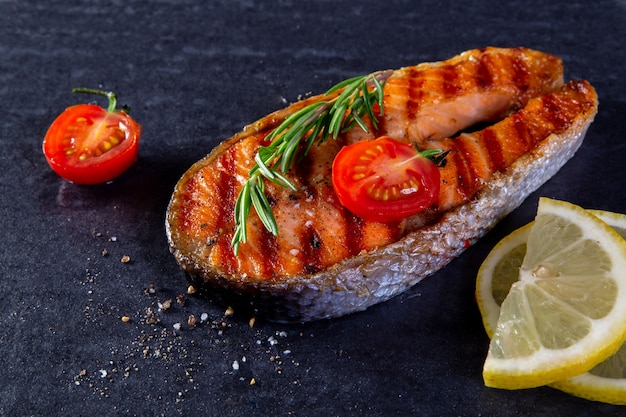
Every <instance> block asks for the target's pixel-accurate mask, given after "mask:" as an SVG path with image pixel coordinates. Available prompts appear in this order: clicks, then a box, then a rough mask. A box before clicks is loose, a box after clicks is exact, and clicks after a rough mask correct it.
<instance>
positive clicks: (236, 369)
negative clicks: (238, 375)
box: [233, 361, 239, 371]
mask: <svg viewBox="0 0 626 417" xmlns="http://www.w3.org/2000/svg"><path fill="white" fill-rule="evenodd" d="M233 370H235V371H238V370H239V362H238V361H233Z"/></svg>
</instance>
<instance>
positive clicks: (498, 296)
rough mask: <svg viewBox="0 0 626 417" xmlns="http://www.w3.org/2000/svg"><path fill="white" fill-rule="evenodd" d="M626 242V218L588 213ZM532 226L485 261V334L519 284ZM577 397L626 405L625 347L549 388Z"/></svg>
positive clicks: (480, 294) (481, 294) (481, 277)
mask: <svg viewBox="0 0 626 417" xmlns="http://www.w3.org/2000/svg"><path fill="white" fill-rule="evenodd" d="M588 211H589V212H590V213H592V214H594V215H595V216H596V217H599V218H600V219H601V220H603V221H604V222H605V223H607V224H608V225H609V226H611V227H612V228H613V229H614V230H615V231H617V232H618V233H619V234H620V236H622V238H624V239H626V215H624V214H619V213H611V212H608V211H602V210H588ZM531 226H532V223H530V224H527V225H526V226H523V227H521V228H520V229H517V230H515V231H514V232H513V233H511V234H510V235H508V236H506V237H505V238H504V239H502V240H501V241H500V242H499V243H498V244H497V245H496V246H495V247H494V248H493V249H492V251H491V253H490V254H489V255H488V257H487V258H486V259H485V262H484V263H483V265H482V267H481V268H480V270H479V273H478V277H477V287H476V299H477V301H478V307H479V309H480V312H481V316H482V318H483V323H484V326H485V331H486V332H487V335H488V336H489V337H490V338H491V337H492V336H493V334H494V332H495V328H496V324H497V321H498V316H499V315H500V305H501V304H502V301H503V300H504V298H505V297H506V295H507V294H508V292H509V289H510V288H511V285H513V283H514V282H515V281H517V280H518V273H519V268H520V267H521V266H522V261H523V259H524V255H525V254H526V242H527V241H528V235H529V234H530V229H531ZM550 386H552V387H553V388H556V389H559V390H561V391H564V392H567V393H569V394H571V395H574V396H576V397H580V398H585V399H588V400H594V401H601V402H605V403H609V404H615V405H626V343H625V344H623V345H622V347H621V348H620V349H619V350H618V351H617V353H615V354H614V355H613V356H610V357H609V358H608V359H606V360H604V361H603V362H602V363H600V364H599V365H597V366H596V367H594V368H593V369H591V370H590V371H589V372H586V373H584V374H582V375H578V376H575V377H573V378H570V379H566V380H564V381H557V382H554V383H552V384H550Z"/></svg>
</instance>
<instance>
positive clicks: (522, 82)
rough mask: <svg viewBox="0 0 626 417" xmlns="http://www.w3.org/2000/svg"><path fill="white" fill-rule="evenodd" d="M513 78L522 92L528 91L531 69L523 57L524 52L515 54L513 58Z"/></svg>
mask: <svg viewBox="0 0 626 417" xmlns="http://www.w3.org/2000/svg"><path fill="white" fill-rule="evenodd" d="M512 67H513V73H514V75H513V80H515V86H516V87H517V88H518V89H519V90H520V92H521V93H522V94H524V93H526V91H528V89H529V87H530V69H529V68H528V65H527V64H526V62H525V61H524V59H523V55H522V54H518V55H516V56H515V59H514V60H513V65H512Z"/></svg>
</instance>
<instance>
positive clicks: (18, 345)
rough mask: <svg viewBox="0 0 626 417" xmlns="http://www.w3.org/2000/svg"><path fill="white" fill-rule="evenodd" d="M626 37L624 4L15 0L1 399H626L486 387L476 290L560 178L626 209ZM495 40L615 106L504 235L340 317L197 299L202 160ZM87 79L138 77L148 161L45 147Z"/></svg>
mask: <svg viewBox="0 0 626 417" xmlns="http://www.w3.org/2000/svg"><path fill="white" fill-rule="evenodd" d="M624 39H626V2H624V0H615V1H608V0H600V1H594V2H586V1H582V0H573V1H571V0H570V1H551V2H546V1H544V0H541V1H538V0H534V1H530V2H521V1H515V2H492V3H490V2H486V1H469V2H457V1H434V0H428V1H422V2H413V1H408V0H407V1H399V0H387V1H385V2H372V1H369V2H357V1H343V0H340V1H307V2H305V1H289V0H282V1H277V2H264V1H263V2H262V1H254V0H248V1H233V0H222V1H211V2H207V1H192V0H182V1H179V0H159V1H135V0H128V1H119V0H118V1H104V0H98V1H89V2H87V1H85V2H83V3H82V4H81V3H80V2H77V1H73V0H71V1H67V0H64V1H59V0H46V1H33V0H0V110H1V111H0V115H1V116H0V143H1V145H2V146H1V151H0V166H1V170H0V223H1V225H2V233H1V237H0V352H1V354H0V415H3V416H4V415H6V416H22V415H24V416H26V415H36V416H43V415H55V416H56V415H60V416H79V415H84V416H105V415H111V416H116V415H119V416H122V415H140V416H153V415H165V416H178V415H182V416H192V415H203V416H213V415H215V416H218V415H219V416H224V415H246V416H248V415H276V416H290V415H319V416H353V415H355V416H405V415H420V416H421V415H424V416H431V415H432V416H506V415H527V416H571V415H594V416H603V415H614V414H615V413H616V412H620V411H623V410H621V409H618V408H617V407H612V406H608V405H603V404H599V403H593V402H589V401H585V400H581V399H577V398H573V397H570V396H568V395H565V394H563V393H561V392H559V391H557V390H554V389H551V388H539V389H532V390H526V391H522V392H509V391H500V390H493V389H487V388H485V387H484V386H483V384H482V379H481V367H482V362H483V358H484V356H485V354H486V350H487V344H488V340H487V337H486V335H485V334H484V332H483V330H482V327H481V322H480V317H479V314H478V310H477V307H476V305H475V303H474V299H473V290H474V288H473V286H474V276H475V273H476V271H477V269H478V266H479V265H480V262H481V260H482V259H483V258H484V256H485V255H486V254H487V252H488V251H489V249H490V248H491V247H492V246H493V244H494V243H495V242H496V241H497V240H498V239H500V238H501V237H502V236H504V235H505V234H507V233H509V232H510V231H512V230H513V229H514V228H516V227H517V226H519V225H521V224H523V223H526V222H527V221H529V220H530V219H531V218H532V216H533V214H534V211H535V207H536V203H537V199H538V197H539V196H541V195H544V196H549V197H555V198H561V199H566V200H569V201H572V202H575V203H578V204H581V205H583V206H585V207H595V208H604V209H610V210H616V211H622V212H626V198H625V197H624V192H623V183H624V179H625V178H626V177H625V174H624V163H623V161H624V157H625V156H626V147H625V146H626V145H624V134H625V133H626V121H625V120H626V117H625V114H626V102H625V93H626V91H625V90H626V88H625V87H626V85H625V82H624V67H623V65H624V61H625V58H626V56H625V54H624V48H623V41H624ZM487 45H495V46H518V45H524V46H528V47H533V48H538V49H542V50H545V51H549V52H552V53H555V54H558V55H560V56H561V57H562V58H563V60H564V62H565V67H566V77H567V78H587V79H589V80H590V81H591V82H592V83H593V84H594V85H595V86H596V88H597V90H598V93H599V96H600V100H601V107H600V109H601V110H600V113H599V115H598V117H597V119H596V122H595V123H594V125H593V126H592V128H591V129H590V132H589V134H588V137H587V140H586V142H585V143H584V145H583V147H582V149H581V150H580V152H579V153H578V154H577V155H576V157H575V158H574V159H573V160H572V161H571V162H570V163H568V165H567V166H566V167H565V168H563V169H562V170H561V171H560V173H559V174H558V175H557V176H556V177H555V178H553V179H552V180H551V181H550V182H549V183H547V184H546V185H545V186H544V187H542V188H541V189H540V190H539V191H538V192H537V193H535V194H533V195H532V196H531V197H530V198H529V199H528V200H527V201H526V202H525V203H524V205H523V206H522V207H521V208H520V209H519V210H517V211H516V212H515V213H513V214H512V215H511V216H509V217H508V218H507V219H505V220H504V221H503V222H502V223H501V224H500V225H499V226H498V227H497V228H496V229H495V230H494V231H493V232H492V233H490V234H489V235H488V236H487V237H486V238H485V239H483V240H482V241H481V242H479V243H478V244H477V245H475V246H474V247H472V248H470V249H469V250H468V251H467V252H466V253H465V254H464V255H463V256H461V257H460V258H458V259H457V260H456V261H454V262H453V263H452V264H450V265H449V266H448V267H446V268H445V269H444V270H442V271H440V272H439V273H437V274H436V275H434V276H432V277H430V278H428V279H426V280H425V281H423V282H422V283H420V284H418V285H417V286H415V287H414V288H413V289H411V290H410V291H408V292H407V293H405V294H403V295H401V296H399V297H397V298H395V299H393V300H391V301H389V302H387V303H385V304H382V305H379V306H376V307H374V308H372V309H370V310H368V311H366V312H363V313H359V314H355V315H352V316H348V317H344V318H340V319H336V320H328V321H322V322H317V323H312V324H307V325H279V324H272V323H262V322H260V321H257V322H256V323H255V324H254V326H253V327H250V325H249V319H250V317H249V316H246V315H242V314H240V315H238V314H237V311H235V314H234V315H233V316H229V317H225V316H224V311H225V308H224V306H222V305H219V304H216V303H213V302H210V301H206V300H203V299H199V298H197V297H193V296H190V297H188V298H187V299H186V300H185V301H184V303H182V304H179V303H177V301H176V300H177V296H179V295H181V294H185V292H186V283H185V281H184V278H183V276H182V274H181V273H180V272H179V270H178V267H177V265H176V263H175V261H174V259H173V257H172V256H171V255H170V253H169V252H168V248H167V244H166V239H165V233H164V226H163V221H164V214H165V209H166V205H167V201H168V199H169V196H170V193H171V191H172V188H173V186H174V183H175V182H176V180H177V179H178V178H179V176H180V175H181V174H182V173H183V172H184V171H185V170H186V169H187V168H188V167H189V166H190V165H191V164H192V163H193V162H195V161H196V160H197V159H200V158H201V157H202V156H204V155H205V154H206V153H208V152H209V151H210V150H211V148H212V147H213V146H215V145H216V144H217V143H218V142H220V141H222V140H224V139H226V138H227V137H229V136H230V135H232V134H234V133H235V132H237V131H238V130H239V129H241V128H242V127H243V126H244V125H245V124H248V123H251V122H253V121H254V120H256V119H258V118H260V117H261V116H263V115H265V114H267V113H269V112H270V111H273V110H276V109H278V108H281V107H283V106H285V105H286V104H287V103H289V102H293V101H296V100H297V99H298V97H300V96H301V95H305V94H307V93H321V92H323V91H324V90H325V89H326V88H328V87H329V86H330V85H332V84H334V83H336V82H338V81H340V80H342V79H344V78H347V77H349V76H353V75H358V74H362V73H366V72H370V71H373V70H377V69H385V68H398V67H401V66H406V65H412V64H416V63H419V62H422V61H427V60H428V61H430V60H440V59H445V58H448V57H450V56H452V55H455V54H457V53H458V52H461V51H463V50H466V49H471V48H475V47H483V46H487ZM76 86H86V87H102V88H105V89H110V90H114V91H116V92H117V93H118V96H119V98H120V101H121V102H122V103H125V104H128V105H129V106H130V107H131V109H132V114H133V115H134V116H135V118H136V119H137V120H139V121H140V122H141V123H142V124H143V126H144V137H143V142H142V146H141V152H140V160H139V162H138V163H137V164H136V165H135V166H133V168H131V169H130V171H128V172H127V173H126V174H125V175H123V176H122V177H121V178H119V179H118V180H117V181H115V182H114V183H112V184H108V185H102V186H95V187H80V186H76V185H73V184H69V183H67V182H65V181H63V180H61V179H60V178H58V177H57V176H56V175H55V174H53V173H52V172H51V171H50V169H49V168H48V166H47V165H46V162H45V160H44V157H43V155H42V152H41V140H42V138H43V136H44V134H45V132H46V129H47V127H48V125H49V124H50V123H51V122H52V120H53V119H54V118H55V116H56V115H57V114H58V113H59V112H60V111H62V110H63V109H64V108H65V107H66V106H69V105H71V104H74V103H76V102H77V101H78V100H80V99H84V96H73V95H72V94H71V93H70V90H71V88H72V87H76ZM105 249H106V251H107V252H108V255H106V256H104V255H103V251H104V250H105ZM124 255H128V256H130V258H131V262H129V263H122V262H121V261H120V259H121V258H122V256H124ZM151 286H152V288H153V292H151V291H147V289H149V288H151ZM168 299H172V300H173V303H172V305H171V307H170V308H169V309H167V310H162V311H160V312H159V311H158V307H159V303H161V304H163V303H164V302H166V300H168ZM149 310H152V311H153V312H156V316H155V317H154V319H155V320H154V321H157V322H156V323H153V322H152V321H151V320H149V318H150V313H149ZM192 314H193V315H195V317H196V318H197V320H198V321H199V323H198V324H197V325H196V326H195V327H194V328H190V327H189V326H188V325H187V319H188V317H189V315H192ZM203 314H206V320H205V321H202V322H200V321H201V319H202V317H203ZM124 315H127V316H129V317H130V318H131V321H130V323H123V322H122V321H121V320H120V317H121V316H124ZM176 323H180V324H181V328H180V330H178V331H177V330H176V329H175V325H176ZM235 362H237V363H238V364H239V369H238V370H235V369H234V367H233V364H234V363H235ZM252 379H254V381H255V382H256V383H255V384H251V380H252Z"/></svg>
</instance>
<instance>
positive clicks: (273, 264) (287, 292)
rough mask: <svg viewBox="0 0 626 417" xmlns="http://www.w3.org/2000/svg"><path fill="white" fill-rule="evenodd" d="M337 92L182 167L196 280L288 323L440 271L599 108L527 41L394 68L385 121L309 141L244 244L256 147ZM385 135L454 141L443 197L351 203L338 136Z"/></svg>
mask: <svg viewBox="0 0 626 417" xmlns="http://www.w3.org/2000/svg"><path fill="white" fill-rule="evenodd" d="M327 98H328V97H327V96H325V95H320V96H315V97H311V98H309V99H307V100H303V101H299V102H297V103H294V104H292V105H291V106H288V107H287V108H285V109H282V110H279V111H277V112H275V113H273V114H270V115H268V116H266V117H265V118H263V119H261V120H259V121H257V122H256V123H254V124H252V125H250V126H248V127H246V128H245V129H244V130H243V131H242V132H240V133H238V134H236V135H235V136H233V137H232V138H230V139H228V140H227V141H225V142H223V143H222V144H220V145H219V146H217V147H216V148H215V149H214V150H213V151H212V152H211V153H210V154H209V155H208V156H206V157H205V158H204V159H202V160H200V161H198V162H197V163H196V164H194V165H193V166H192V167H191V168H190V169H189V170H188V171H187V172H186V173H185V174H184V175H183V176H182V178H181V179H180V181H179V182H178V184H177V185H176V188H175V190H174V193H173V195H172V198H171V201H170V204H169V207H168V212H167V219H166V230H167V236H168V240H169V244H170V248H171V251H172V253H173V254H174V256H175V258H176V260H177V261H178V263H179V264H180V266H181V268H182V270H183V271H184V272H185V273H186V275H187V277H188V278H189V279H190V281H191V282H192V283H194V284H195V285H196V286H197V287H200V288H210V289H226V290H227V292H228V293H230V294H235V295H236V296H237V297H238V298H239V299H240V300H241V301H242V302H243V304H246V305H252V307H253V308H254V309H256V311H257V314H259V315H263V316H265V317H267V318H268V319H271V320H278V321H309V320H315V319H320V318H329V317H337V316H341V315H344V314H348V313H352V312H355V311H359V310H363V309H365V308H367V307H369V306H371V305H373V304H376V303H379V302H381V301H385V300H387V299H389V298H391V297H393V296H395V295H397V294H399V293H401V292H403V291H404V290H406V289H407V288H409V287H411V286H412V285H414V284H415V283H417V282H418V281H420V280H421V279H423V278H424V277H426V276H428V275H430V274H432V273H434V272H435V271H437V270H439V269H441V268H442V267H443V266H445V265H446V264H447V263H448V262H449V261H451V260H452V259H454V258H455V257H456V256H458V255H459V254H460V253H461V252H462V251H463V250H465V249H466V248H467V247H468V246H469V245H471V244H472V243H474V242H475V241H476V240H477V239H479V238H480V237H481V236H482V235H484V234H485V233H486V232H487V231H488V230H489V229H490V228H492V227H493V226H494V225H495V224H496V223H497V222H498V221H499V220H500V219H502V218H503V217H504V216H506V215H507V214H508V213H510V212H511V211H512V210H514V209H515V208H517V207H518V206H519V205H520V204H521V203H522V201H523V200H524V199H525V198H526V197H527V196H528V195H529V194H530V193H531V192H533V191H534V190H536V189H537V188H538V187H539V186H540V185H542V184H543V183H544V182H545V181H547V180H548V179H549V178H550V177H552V176H553V175H554V174H555V173H556V172H557V171H558V170H559V169H560V168H561V167H562V166H563V164H565V162H567V161H568V160H569V159H570V158H571V157H572V156H573V155H574V153H575V152H576V150H577V149H578V148H579V146H580V144H581V142H582V140H583V138H584V136H585V133H586V131H587V128H588V127H589V125H590V124H591V122H592V121H593V118H594V116H595V114H596V112H597V106H598V103H597V96H596V93H595V91H594V88H593V87H592V86H591V85H590V84H589V83H588V82H586V81H570V82H568V83H564V81H563V68H562V63H561V60H560V59H558V58H557V57H555V56H553V55H550V54H546V53H542V52H539V51H534V50H530V49H526V48H511V49H503V48H485V49H480V50H471V51H467V52H464V53H462V54H460V55H458V56H456V57H454V58H452V59H449V60H446V61H442V62H436V63H425V64H420V65H417V66H413V67H406V68H402V69H400V70H396V71H392V72H390V75H389V76H388V78H387V79H386V82H385V84H384V98H383V108H384V115H382V116H380V119H379V120H378V123H377V124H376V125H375V128H374V125H370V129H369V133H368V132H366V131H364V130H363V129H361V128H360V127H358V126H356V127H353V128H351V129H349V130H348V131H346V132H344V133H342V134H341V135H339V137H338V138H337V139H336V140H332V139H329V140H327V141H325V142H323V143H322V144H320V145H319V146H317V145H314V146H312V147H311V148H310V150H309V151H308V153H307V154H306V157H305V158H304V159H303V160H302V161H301V162H299V163H298V164H296V166H295V167H294V168H293V169H291V170H290V171H288V172H287V173H286V174H285V175H286V176H287V177H288V179H289V180H290V181H291V182H292V183H293V184H294V185H295V190H292V189H290V188H286V187H281V186H279V185H276V184H274V183H272V182H269V181H268V182H267V184H266V186H265V194H266V195H267V196H268V200H269V201H270V202H271V207H272V212H273V214H274V216H275V219H276V223H277V225H278V235H276V236H275V235H273V234H272V233H270V232H269V231H267V230H266V229H265V227H264V226H263V224H262V223H261V221H260V220H259V217H258V216H257V214H256V213H254V212H251V214H250V216H249V217H248V219H247V230H248V232H247V241H246V243H242V244H241V245H240V247H239V250H238V253H237V254H235V253H234V251H233V247H232V245H231V241H232V238H233V233H234V229H235V221H234V217H233V212H234V207H235V202H236V199H237V196H238V195H239V192H240V191H241V189H242V186H243V184H244V183H245V181H246V180H247V179H248V177H249V172H250V169H251V168H252V167H253V166H254V157H255V155H256V152H257V151H258V149H259V147H260V146H264V145H267V144H268V143H267V141H266V137H267V135H268V134H269V133H270V132H271V131H272V129H274V128H275V127H276V126H278V125H279V124H280V123H281V122H282V121H283V120H284V119H285V117H287V116H288V115H290V114H292V113H294V112H295V111H297V110H299V109H301V108H303V107H305V106H307V105H310V104H311V103H315V102H317V101H321V100H324V99H327ZM382 135H385V136H389V137H391V138H393V139H396V140H398V141H403V142H407V143H416V144H417V145H419V147H420V148H422V149H429V148H433V149H434V148H436V149H440V150H442V151H448V153H447V156H446V164H445V165H443V166H442V167H440V169H439V171H440V174H441V175H440V177H441V179H440V189H439V194H438V199H437V201H436V202H435V203H434V204H433V205H432V206H430V207H429V208H428V209H426V210H424V211H423V212H421V213H419V214H416V215H413V216H410V217H408V218H405V219H402V220H399V221H392V222H376V221H369V220H366V219H363V218H360V217H358V216H356V215H354V214H352V213H351V212H350V211H349V210H347V209H346V208H345V207H344V206H342V204H341V203H340V202H339V199H338V198H337V195H336V193H335V191H334V189H333V184H332V181H331V177H332V164H333V160H334V158H335V156H336V155H337V153H338V152H339V150H340V149H341V148H342V147H344V146H346V145H350V144H352V143H355V142H358V141H363V140H369V139H374V138H376V137H379V136H382Z"/></svg>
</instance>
